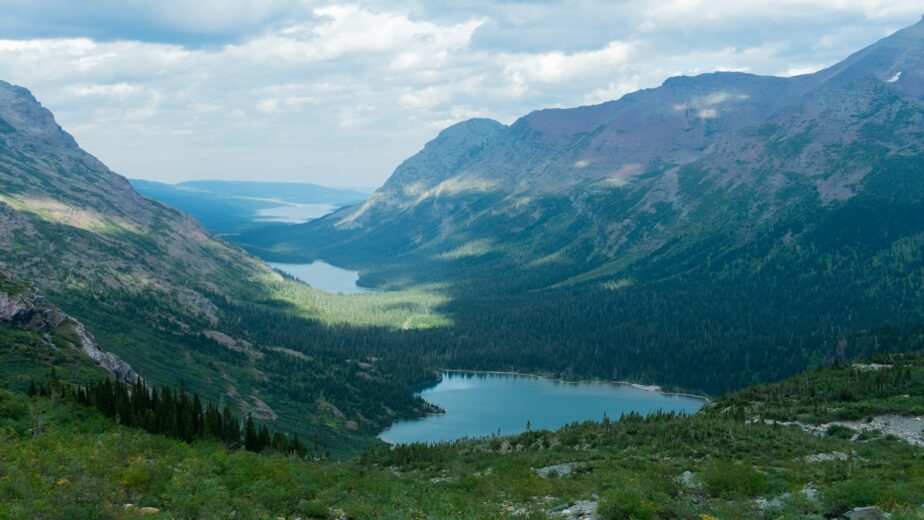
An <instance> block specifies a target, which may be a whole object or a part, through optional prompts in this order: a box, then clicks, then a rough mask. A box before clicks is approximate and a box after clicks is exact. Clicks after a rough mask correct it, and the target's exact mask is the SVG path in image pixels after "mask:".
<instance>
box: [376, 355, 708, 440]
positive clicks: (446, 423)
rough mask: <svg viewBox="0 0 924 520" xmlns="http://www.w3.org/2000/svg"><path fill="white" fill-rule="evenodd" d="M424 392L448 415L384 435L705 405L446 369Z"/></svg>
mask: <svg viewBox="0 0 924 520" xmlns="http://www.w3.org/2000/svg"><path fill="white" fill-rule="evenodd" d="M419 395H420V396H421V397H422V398H424V399H425V400H426V401H428V402H430V403H433V404H435V405H437V406H439V407H440V408H442V409H443V410H445V411H446V413H445V414H442V415H432V416H428V417H424V418H422V419H415V420H409V421H399V422H396V423H395V424H393V425H392V426H391V427H390V428H388V429H387V430H385V431H383V432H382V433H381V434H380V435H379V438H381V439H382V440H384V441H385V442H388V443H390V444H407V443H412V442H427V443H432V442H439V441H451V440H456V439H461V438H463V437H484V436H488V435H492V434H495V433H500V434H501V435H513V434H517V433H522V432H524V431H526V424H527V421H528V422H529V423H530V425H531V428H532V429H533V430H554V429H557V428H560V427H562V426H564V425H566V424H569V423H572V422H575V421H585V420H601V419H603V415H604V413H605V414H606V415H607V416H609V417H611V418H614V419H615V418H618V417H619V416H620V414H623V413H629V412H638V413H640V414H643V415H646V414H650V413H653V412H657V411H658V410H662V411H664V412H669V411H675V412H681V411H683V412H686V413H693V412H695V411H697V410H699V409H700V408H701V407H702V406H703V404H705V400H703V399H699V398H696V397H692V396H684V395H677V394H666V393H662V392H658V391H655V390H651V389H647V388H640V387H636V386H632V385H624V384H617V383H603V382H581V383H566V382H562V381H555V380H551V379H546V378H541V377H534V376H525V375H513V374H498V373H490V372H476V373H471V372H444V373H443V380H442V381H441V382H440V383H439V384H437V385H436V386H434V387H432V388H428V389H426V390H424V391H422V392H420V394H419Z"/></svg>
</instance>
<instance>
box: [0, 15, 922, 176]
mask: <svg viewBox="0 0 924 520" xmlns="http://www.w3.org/2000/svg"><path fill="white" fill-rule="evenodd" d="M75 5H76V4H75V3H74V2H69V1H65V0H28V1H26V0H7V1H6V2H5V3H4V7H3V14H0V34H3V35H4V37H5V38H6V39H0V79H5V80H8V81H11V82H14V83H17V84H21V85H23V86H26V87H28V88H30V89H32V90H33V92H34V93H35V94H36V96H37V97H38V98H39V99H40V100H41V101H42V102H43V103H44V104H45V105H46V106H48V107H49V108H51V109H52V110H53V111H54V112H55V113H56V115H57V116H58V119H59V122H61V123H62V125H63V126H64V127H65V128H67V129H68V130H70V131H72V132H73V133H74V134H75V136H76V137H77V139H78V140H79V141H80V143H81V144H82V145H84V146H85V147H86V148H87V149H88V150H90V151H91V152H92V153H94V154H96V155H97V156H99V157H100V158H101V159H102V160H103V161H105V162H107V163H108V164H110V165H111V166H112V167H113V168H114V169H116V170H117V171H119V172H121V173H123V174H125V175H128V176H132V177H143V178H152V179H159V180H167V181H177V180H183V179H190V178H261V179H278V180H302V181H309V182H319V183H325V184H334V185H364V186H365V185H374V184H377V183H380V182H382V181H383V180H384V179H385V177H386V176H387V175H388V174H389V173H390V172H391V170H392V169H393V168H394V167H395V166H396V165H397V164H398V163H400V162H401V161H402V160H403V159H405V158H406V157H407V156H409V155H410V154H412V153H414V152H416V151H417V150H419V149H420V148H421V147H422V145H423V144H424V143H425V142H426V141H427V140H429V139H431V138H433V136H434V135H435V134H436V133H437V132H438V131H439V130H440V129H442V128H443V127H445V126H447V125H450V124H452V123H455V122H457V121H459V120H462V119H467V118H470V117H492V118H495V119H498V120H500V121H502V122H505V123H510V122H512V121H514V120H515V119H516V118H517V117H519V116H522V115H523V114H526V113H528V112H530V111H532V110H534V109H538V108H543V107H556V106H575V105H581V104H588V103H599V102H603V101H607V100H610V99H617V98H619V97H621V96H622V95H624V94H626V93H629V92H632V91H634V90H637V89H640V88H649V87H654V86H657V85H659V84H660V83H661V82H663V81H664V79H666V78H667V77H669V76H673V75H678V74H699V73H704V72H711V71H715V70H745V71H750V72H753V73H760V74H784V75H793V74H800V73H805V72H810V71H813V70H817V69H818V68H821V67H823V66H827V65H829V64H832V63H834V62H836V61H838V60H840V59H843V58H844V57H846V56H847V55H848V54H849V53H851V52H853V51H855V50H857V49H859V48H861V47H863V46H865V45H868V44H870V43H872V42H873V41H875V40H876V39H878V38H880V37H882V36H883V35H885V34H887V33H888V32H889V31H892V30H895V29H897V28H899V27H901V26H904V25H910V24H911V23H914V22H916V21H917V20H918V18H919V16H920V13H919V12H918V11H920V6H919V5H916V2H909V1H906V0H895V1H892V2H884V1H879V0H868V1H861V0H826V1H824V2H822V1H821V0H781V1H780V2H771V1H770V0H752V1H748V2H741V1H736V2H731V1H725V0H716V1H714V2H706V1H704V0H703V1H700V0H665V1H664V2H660V3H657V4H652V3H650V2H646V1H643V0H626V1H623V2H609V1H603V0H548V1H542V2H496V1H488V0H461V1H460V2H452V3H445V2H432V1H427V0H395V1H393V2H389V3H387V4H383V3H381V2H372V1H365V0H357V1H355V2H353V3H336V2H335V3H323V2H316V1H313V0H266V1H258V0H202V1H200V2H193V3H189V2H187V1H185V0H182V1H181V0H160V1H158V2H149V1H133V2H124V1H116V0H84V1H83V2H80V6H79V7H80V8H78V7H75ZM383 6H387V7H383ZM733 101H734V100H731V99H724V98H723V99H718V98H713V99H702V100H696V101H694V102H692V103H691V109H694V110H696V113H697V114H699V115H700V116H701V117H714V116H715V115H718V114H720V113H721V111H722V105H723V104H724V103H730V102H733ZM694 104H695V105H696V106H692V105H694Z"/></svg>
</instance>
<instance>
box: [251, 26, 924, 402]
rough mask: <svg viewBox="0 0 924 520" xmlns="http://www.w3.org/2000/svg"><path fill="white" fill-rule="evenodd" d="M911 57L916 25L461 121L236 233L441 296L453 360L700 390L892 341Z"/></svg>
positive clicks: (904, 329)
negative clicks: (340, 194) (834, 59)
mask: <svg viewBox="0 0 924 520" xmlns="http://www.w3.org/2000/svg"><path fill="white" fill-rule="evenodd" d="M922 65H924V20H922V22H920V23H918V24H916V25H914V26H912V27H909V28H906V29H903V30H901V31H898V32H897V33H895V34H893V35H891V36H889V37H887V38H885V39H883V40H881V41H879V42H877V43H875V44H873V45H871V46H870V47H868V48H866V49H863V50H861V51H859V52H857V53H855V54H853V55H851V56H850V57H848V58H847V59H846V60H844V61H843V62H841V63H838V64H836V65H834V66H833V67H830V68H828V69H825V70H821V71H819V72H816V73H814V74H808V75H803V76H797V77H792V78H776V77H763V76H755V75H751V74H744V73H735V72H716V73H712V74H705V75H701V76H696V77H678V78H671V79H668V80H667V81H665V82H664V84H663V85H661V86H660V87H658V88H653V89H648V90H643V91H639V92H635V93H632V94H629V95H626V96H624V97H623V98H621V99H619V100H618V101H612V102H608V103H603V104H601V105H595V106H589V107H581V108H574V109H554V110H540V111H537V112H533V113H531V114H529V115H527V116H525V117H523V118H521V119H519V120H517V121H516V122H514V123H513V124H512V125H509V126H506V125H502V124H500V123H497V122H494V121H490V120H484V119H478V120H471V121H466V122H462V123H459V124H457V125H454V126H452V127H450V128H448V129H446V130H444V131H443V132H441V133H440V134H439V136H437V138H436V139H434V140H433V141H431V142H430V143H428V144H427V145H426V146H425V147H424V149H423V150H422V151H420V152H419V153H418V154H417V155H415V156H413V157H411V158H409V159H408V160H406V161H405V162H404V163H403V164H401V165H400V166H399V167H398V168H397V169H396V170H395V172H394V173H393V174H392V176H391V177H390V178H389V180H388V181H387V182H386V183H385V185H384V186H383V187H382V188H381V189H379V190H378V191H376V192H375V193H374V194H373V195H372V196H371V197H370V198H369V199H368V200H367V201H366V202H365V203H364V204H362V205H358V206H354V207H350V208H344V209H341V210H340V211H338V212H335V213H333V214H331V215H328V216H326V217H324V218H322V219H319V220H317V221H313V222H308V223H306V224H304V225H300V226H288V227H284V228H280V229H276V230H266V231H265V232H260V233H250V234H247V233H245V234H244V235H243V236H241V237H240V238H239V241H240V242H241V243H242V244H243V245H244V246H245V247H246V248H248V249H249V250H251V251H253V252H256V253H257V254H259V255H260V256H262V257H264V258H270V259H276V260H286V261H296V260H299V261H304V260H310V259H313V258H323V259H327V260H329V261H334V262H339V263H340V264H343V265H348V266H352V267H354V268H358V269H361V270H362V271H363V276H364V283H367V284H370V283H371V284H379V285H380V286H383V287H388V286H390V285H389V284H391V286H394V285H395V284H396V282H390V281H394V280H400V281H401V284H403V285H414V284H422V283H438V284H441V286H443V287H446V288H447V289H446V291H447V292H448V293H449V295H450V300H451V303H450V304H449V306H448V307H447V312H448V313H449V314H450V315H451V317H452V318H453V320H454V322H455V324H456V326H457V328H458V329H461V330H463V331H464V334H465V335H466V336H467V337H469V338H471V340H472V341H471V344H470V345H469V348H470V351H471V353H457V355H456V356H455V357H454V358H453V359H454V360H455V363H457V364H458V365H466V366H470V367H471V366H492V367H497V366H505V367H510V368H513V367H516V368H524V367H523V366H517V364H518V363H524V362H525V363H527V364H528V365H529V368H533V369H544V370H551V371H558V372H563V373H574V374H578V373H580V374H583V375H597V376H601V377H612V376H613V375H615V374H617V373H618V374H621V375H623V376H625V377H631V378H633V379H640V380H651V381H658V382H661V383H665V382H666V383H671V384H677V385H680V386H684V387H688V388H700V389H706V390H708V391H714V392H719V391H725V390H728V389H731V388H736V387H740V386H743V385H745V384H748V383H752V382H755V381H766V380H772V379H779V378H781V377H784V376H785V375H787V374H789V373H792V372H794V371H796V370H799V369H800V368H802V367H804V366H806V365H812V364H818V363H822V362H824V361H828V362H830V361H831V360H833V359H835V358H838V357H843V356H856V355H861V354H864V353H869V352H872V351H876V350H882V349H893V348H902V346H903V345H908V344H909V343H915V342H917V343H920V341H921V336H920V334H921V331H922V325H924V315H922V311H921V309H924V290H922V287H924V286H922V281H924V254H922V252H924V219H922V218H921V215H924V177H922V175H921V172H922V171H924V155H922V146H924V134H922V132H921V128H924V127H922V121H924V97H922V95H924V72H922V71H924V67H922ZM497 273H504V274H503V276H498V275H497ZM562 330H568V331H569V333H568V334H562V332H561V331H562ZM845 345H846V346H845ZM690 363H692V365H690Z"/></svg>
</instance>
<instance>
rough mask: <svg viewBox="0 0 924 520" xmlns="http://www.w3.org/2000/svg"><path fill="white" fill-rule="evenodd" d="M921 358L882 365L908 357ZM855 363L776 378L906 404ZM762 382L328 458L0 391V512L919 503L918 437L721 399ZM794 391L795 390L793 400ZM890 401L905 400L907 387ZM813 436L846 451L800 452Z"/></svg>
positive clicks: (824, 447)
mask: <svg viewBox="0 0 924 520" xmlns="http://www.w3.org/2000/svg"><path fill="white" fill-rule="evenodd" d="M922 360H924V357H921V356H908V357H902V358H895V359H893V363H894V364H902V365H906V366H908V367H912V368H913V370H918V369H921V368H922V364H924V363H922ZM863 374H864V375H862V376H860V377H862V378H864V379H865V378H867V377H872V376H867V375H865V374H868V373H866V372H864V373H863ZM915 374H916V373H915ZM855 377H856V374H854V373H853V372H852V371H851V370H849V369H846V368H836V369H825V370H820V371H812V372H808V373H806V374H803V375H800V376H797V377H795V378H792V379H790V380H788V381H786V382H783V383H780V385H782V388H801V389H803V390H806V389H808V390H812V389H815V390H817V391H816V393H815V395H816V396H822V397H821V399H820V401H819V403H821V404H822V405H823V404H824V403H825V401H824V399H825V398H824V397H823V396H824V395H828V394H827V392H828V391H827V390H825V389H834V388H836V387H837V386H838V385H840V384H842V383H846V382H847V381H854V385H855V388H856V392H857V396H856V397H857V401H855V402H869V403H873V402H876V403H879V404H878V405H877V406H879V407H878V408H876V409H875V410H872V411H873V412H875V413H886V412H889V413H898V412H901V411H903V410H904V411H910V410H913V408H894V407H893V406H892V405H891V404H889V403H892V401H891V400H889V399H880V398H881V397H882V396H883V395H885V394H888V393H892V394H896V395H904V392H906V391H907V386H906V385H905V384H904V383H903V382H902V380H893V381H892V382H886V383H884V384H883V385H881V386H879V387H876V386H875V385H872V386H866V385H864V384H860V385H858V386H857V385H856V384H855ZM871 380H875V379H871ZM914 384H917V381H915V382H914ZM778 388H780V386H779V385H777V386H774V385H771V386H767V387H755V388H752V389H748V390H745V391H743V392H741V393H738V394H733V395H730V396H727V397H724V398H720V399H719V400H717V401H716V405H715V406H713V407H710V408H709V409H707V410H706V411H704V412H703V413H698V414H695V415H693V416H678V415H662V414H656V415H653V416H649V417H647V418H646V417H640V416H637V415H629V416H624V417H622V418H620V419H619V420H613V421H604V422H586V423H579V424H573V425H570V426H566V427H564V428H562V429H561V430H559V431H556V432H549V431H538V432H527V433H523V434H521V435H517V436H513V437H491V438H485V439H477V440H467V441H460V442H455V443H444V444H439V445H433V446H422V445H410V446H399V447H397V448H394V449H388V448H383V449H375V450H371V451H367V452H366V453H364V454H363V455H361V456H359V457H356V458H353V459H350V460H347V461H342V462H330V461H314V460H303V459H298V458H293V457H285V456H282V455H272V454H270V455H254V454H251V453H246V452H242V451H227V450H225V449H224V448H222V447H221V446H219V445H215V444H212V443H208V442H199V443H194V444H192V445H187V444H184V443H182V442H178V441H174V440H170V439H166V438H163V437H159V436H155V435H150V434H147V433H144V432H141V431H138V430H130V429H127V428H123V427H121V426H119V425H116V424H113V423H111V422H109V421H107V420H105V419H104V418H102V417H100V416H99V415H98V414H97V413H96V412H95V411H93V410H89V409H85V408H82V407H79V406H77V405H74V404H71V403H65V402H61V401H60V400H56V399H54V398H34V399H31V400H30V399H28V398H26V397H25V396H24V395H22V394H20V393H16V392H10V391H6V390H0V438H2V441H3V442H0V502H2V503H3V504H5V506H6V507H5V509H4V511H3V512H0V518H10V519H13V518H36V517H42V518H132V517H134V513H133V510H132V509H131V508H129V509H126V508H125V506H124V504H127V503H131V504H135V505H136V506H149V507H155V508H157V509H158V510H159V511H160V513H159V514H158V515H157V516H155V517H157V518H228V517H230V516H235V517H238V518H241V517H243V518H277V517H285V518H292V517H296V516H300V517H302V518H332V517H335V516H337V515H340V514H341V513H342V514H343V515H344V516H346V517H347V518H381V519H407V518H425V519H453V518H457V519H469V518H471V519H475V518H508V517H509V518H547V517H548V514H547V512H548V511H549V510H551V509H553V508H556V507H560V506H564V505H568V504H572V503H574V502H575V501H577V500H591V501H594V502H596V503H598V504H599V506H600V513H601V516H602V518H604V519H623V518H634V519H647V518H651V519H660V518H678V519H691V520H692V519H697V520H701V519H703V518H718V519H735V518H754V519H768V520H769V519H778V518H787V519H788V518H805V517H807V515H811V514H820V515H825V516H829V517H830V516H833V515H836V514H842V513H843V512H845V511H847V510H849V509H851V508H853V507H858V506H870V505H876V506H879V507H881V508H882V509H884V510H886V511H889V512H891V513H893V517H892V518H895V519H910V518H924V516H922V515H924V511H922V510H921V508H920V505H921V504H922V503H924V449H921V448H917V447H914V446H912V445H910V444H907V443H905V442H902V441H899V440H896V439H894V438H889V437H878V438H874V439H869V440H863V441H850V440H848V439H845V438H843V436H840V435H831V436H827V437H817V436H813V435H809V434H806V433H805V432H803V431H802V430H801V429H799V428H797V427H787V426H782V425H779V424H766V423H763V422H746V421H745V420H742V419H741V418H740V413H733V411H734V410H735V408H736V406H738V403H742V402H745V401H746V402H749V403H752V405H753V406H757V404H758V403H761V405H762V407H763V408H764V409H770V408H771V407H772V406H774V405H773V403H775V402H778V396H779V395H783V394H780V393H779V390H778ZM810 395H811V393H804V394H803V397H802V398H801V399H802V400H803V401H804V402H805V403H804V404H805V405H806V406H807V405H808V404H809V403H811V402H812V397H810ZM830 395H833V396H836V394H835V393H831V394H830ZM906 399H911V400H912V401H914V402H915V403H916V404H917V405H920V404H922V398H921V396H919V395H917V394H914V395H912V396H911V397H909V398H906ZM829 403H830V401H829ZM795 405H799V406H801V404H799V403H790V404H789V405H788V407H787V408H786V409H788V410H793V411H795V410H798V409H799V408H798V407H796V406H795ZM830 452H840V453H844V454H847V456H846V457H845V458H844V460H829V461H823V462H817V463H809V462H806V457H807V456H809V455H814V454H818V453H830ZM566 462H580V463H582V464H583V469H582V470H581V471H576V472H574V473H572V474H571V475H568V476H551V477H550V478H548V479H542V478H540V477H538V475H537V474H536V473H535V472H534V471H533V469H534V468H539V467H543V466H548V465H553V464H561V463H566ZM685 472H689V473H686V475H688V476H687V478H686V480H687V481H686V482H685V481H684V478H683V475H684V474H685ZM806 490H808V491H806Z"/></svg>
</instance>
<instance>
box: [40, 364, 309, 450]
mask: <svg viewBox="0 0 924 520" xmlns="http://www.w3.org/2000/svg"><path fill="white" fill-rule="evenodd" d="M28 393H29V396H30V397H35V396H50V395H60V396H62V397H63V398H64V399H65V400H70V401H73V402H76V403H79V404H81V405H84V406H89V407H92V408H96V409H97V410H99V411H100V413H102V414H103V415H104V416H106V417H108V418H110V419H113V420H115V421H116V422H118V423H119V424H122V425H124V426H128V427H131V428H139V429H142V430H145V431H147V432H150V433H155V434H160V435H166V436H168V437H173V438H175V439H180V440H183V441H185V442H193V441H196V440H211V441H217V442H221V443H222V444H223V445H224V446H225V447H226V448H228V449H232V450H233V449H240V448H243V449H245V450H247V451H252V452H255V453H260V452H263V451H267V450H272V451H275V452H279V453H291V454H296V455H299V456H303V457H304V456H307V455H309V450H308V448H307V446H306V445H305V444H304V443H303V442H302V441H301V440H300V439H299V438H298V435H295V434H292V435H287V434H286V433H283V432H281V431H270V429H269V428H268V427H267V426H266V424H259V425H258V424H257V422H256V421H255V420H254V418H253V416H252V415H250V414H247V417H246V418H244V419H241V418H240V417H238V416H237V415H236V414H235V413H234V412H233V411H232V410H231V407H230V406H228V405H224V406H219V405H217V404H216V403H214V402H206V403H205V404H203V400H202V399H201V398H200V397H199V394H198V393H195V392H188V391H187V390H186V385H185V383H184V382H183V381H182V380H181V381H180V386H179V388H177V389H173V388H170V387H168V386H162V387H161V388H160V389H159V390H158V389H157V388H155V387H148V385H147V384H145V382H144V381H141V380H139V381H137V382H135V383H133V384H127V383H124V382H122V381H118V380H113V379H109V378H104V379H101V380H98V381H93V382H91V383H89V384H87V385H73V384H66V383H64V382H63V381H61V380H60V379H59V378H58V376H57V374H56V373H55V371H54V370H52V372H51V374H50V376H49V381H48V384H47V386H46V385H36V384H35V381H34V380H33V381H31V382H30V384H29V392H28ZM314 451H315V452H317V451H318V450H317V447H316V448H315V450H314ZM312 455H315V456H317V453H312Z"/></svg>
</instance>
